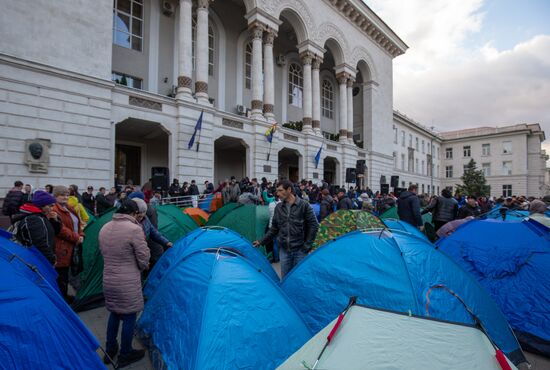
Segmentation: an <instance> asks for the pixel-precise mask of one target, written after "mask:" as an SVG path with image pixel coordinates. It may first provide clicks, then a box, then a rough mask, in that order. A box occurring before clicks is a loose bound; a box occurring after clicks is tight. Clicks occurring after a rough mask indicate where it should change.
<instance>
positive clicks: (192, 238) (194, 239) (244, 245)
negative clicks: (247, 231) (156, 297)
mask: <svg viewBox="0 0 550 370" xmlns="http://www.w3.org/2000/svg"><path fill="white" fill-rule="evenodd" d="M219 247H224V248H226V249H232V250H234V251H236V252H237V253H240V254H242V255H243V256H244V257H246V258H247V259H248V260H250V261H251V262H252V264H253V265H255V266H258V268H259V269H260V270H262V271H263V272H264V273H265V274H266V275H267V276H269V277H270V278H271V279H273V281H275V282H279V276H278V275H277V273H276V272H275V270H273V267H271V264H270V263H269V261H268V260H267V259H266V258H265V256H264V255H263V254H261V253H260V252H259V251H258V250H257V249H256V248H254V247H253V246H252V244H250V242H249V241H248V240H247V239H245V238H243V237H242V236H240V235H239V234H237V233H236V232H234V231H232V230H230V229H227V228H224V227H219V226H213V227H203V228H200V229H196V230H194V231H193V232H191V233H189V234H187V235H186V236H185V237H184V238H182V239H180V240H178V241H177V242H176V243H175V244H174V246H173V247H172V248H170V249H169V250H167V251H166V253H164V255H163V256H162V258H161V259H160V260H159V261H158V262H157V263H156V265H155V267H154V268H153V270H152V271H151V273H150V274H149V277H148V279H147V285H146V286H145V290H144V294H145V296H146V297H149V296H151V295H153V293H154V292H155V291H156V289H157V287H158V286H159V285H160V284H162V279H163V278H164V277H165V276H168V275H170V274H171V273H172V270H173V269H177V268H179V267H178V264H179V263H180V262H181V261H183V260H184V259H185V258H186V257H187V256H188V255H189V254H191V253H193V252H196V251H198V250H201V249H205V248H219Z"/></svg>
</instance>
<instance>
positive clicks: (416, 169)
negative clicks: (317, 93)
mask: <svg viewBox="0 0 550 370" xmlns="http://www.w3.org/2000/svg"><path fill="white" fill-rule="evenodd" d="M414 170H415V171H414V172H416V173H419V172H420V168H419V167H418V158H416V160H415V165H414Z"/></svg>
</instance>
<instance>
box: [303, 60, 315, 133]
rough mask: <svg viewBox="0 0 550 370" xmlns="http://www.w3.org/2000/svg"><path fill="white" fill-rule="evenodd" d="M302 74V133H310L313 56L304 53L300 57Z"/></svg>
mask: <svg viewBox="0 0 550 370" xmlns="http://www.w3.org/2000/svg"><path fill="white" fill-rule="evenodd" d="M301 58H302V64H303V71H304V72H303V73H304V94H303V99H304V101H303V112H304V118H303V123H304V126H303V130H302V131H303V132H304V133H306V134H308V133H312V99H311V63H312V61H313V54H311V53H308V52H305V53H303V54H302V55H301Z"/></svg>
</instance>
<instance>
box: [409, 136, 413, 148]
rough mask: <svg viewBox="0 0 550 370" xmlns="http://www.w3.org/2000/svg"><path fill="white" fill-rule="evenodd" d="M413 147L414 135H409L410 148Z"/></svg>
mask: <svg viewBox="0 0 550 370" xmlns="http://www.w3.org/2000/svg"><path fill="white" fill-rule="evenodd" d="M412 147H413V136H412V134H409V148H412Z"/></svg>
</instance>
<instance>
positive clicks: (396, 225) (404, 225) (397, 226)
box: [384, 218, 428, 240]
mask: <svg viewBox="0 0 550 370" xmlns="http://www.w3.org/2000/svg"><path fill="white" fill-rule="evenodd" d="M384 224H386V226H387V228H388V229H390V230H392V231H402V232H406V233H409V234H412V235H414V236H416V237H418V238H420V239H424V240H428V237H427V236H426V234H424V233H423V232H422V231H420V230H419V229H418V228H417V227H414V226H413V225H411V224H409V223H408V222H405V221H401V220H394V219H391V218H389V219H385V220H384Z"/></svg>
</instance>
